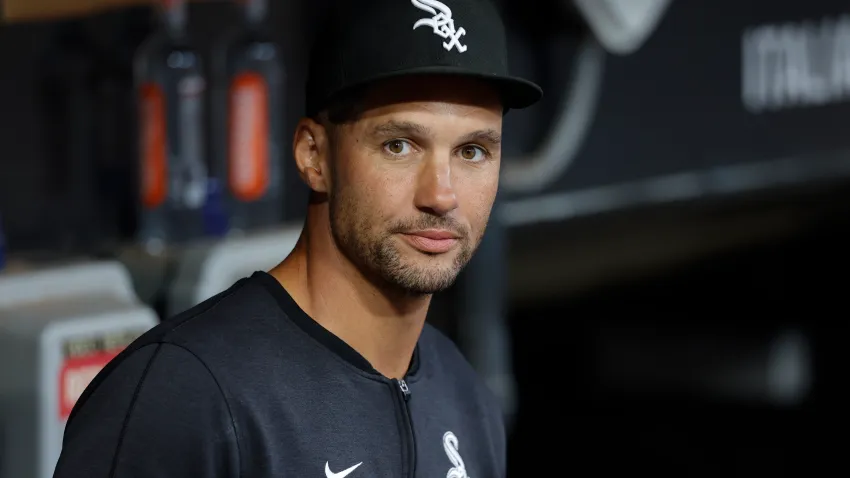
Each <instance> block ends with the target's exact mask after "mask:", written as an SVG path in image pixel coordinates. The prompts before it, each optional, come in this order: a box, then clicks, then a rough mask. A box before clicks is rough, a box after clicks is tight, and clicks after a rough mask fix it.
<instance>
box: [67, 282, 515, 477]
mask: <svg viewBox="0 0 850 478" xmlns="http://www.w3.org/2000/svg"><path fill="white" fill-rule="evenodd" d="M352 467H356V468H353V469H352ZM308 476H309V477H320V476H325V477H333V478H342V477H344V476H347V477H350V478H360V477H363V478H366V477H375V478H377V477H387V478H389V477H393V478H406V477H420V478H442V477H449V478H466V477H474V478H501V477H504V476H505V436H504V429H503V424H502V419H501V413H500V409H499V406H498V403H497V402H496V401H495V399H494V398H493V396H492V395H491V394H490V393H489V392H488V390H487V389H486V387H485V386H484V384H483V382H481V381H480V380H479V378H478V377H477V376H476V374H475V373H474V372H473V370H472V368H471V367H470V366H469V364H468V363H467V362H466V360H465V359H464V358H463V356H462V355H461V354H460V353H459V351H458V350H457V348H456V347H455V346H454V344H453V343H452V342H451V341H450V340H449V339H447V338H446V337H445V336H443V335H441V334H440V333H439V332H438V331H436V330H435V329H434V328H432V327H430V326H427V325H426V327H425V329H424V331H423V333H422V336H421V338H420V340H419V343H418V345H417V347H416V351H415V353H414V358H413V361H412V363H411V367H410V370H409V372H408V374H407V375H406V377H405V379H404V380H399V381H397V380H391V379H388V378H386V377H384V376H382V375H381V374H379V373H378V372H377V371H375V370H374V369H373V368H372V367H371V366H370V365H369V363H368V362H367V361H366V360H365V359H364V358H363V357H362V356H361V355H359V354H358V353H357V352H356V351H354V349H352V348H351V347H349V346H348V345H347V344H345V342H343V341H342V340H340V339H339V338H338V337H336V336H334V335H333V334H331V333H330V332H329V331H327V330H326V329H324V328H323V327H322V326H320V325H319V324H318V323H317V322H315V321H313V320H312V319H311V318H310V317H309V316H307V315H306V314H305V313H304V312H303V311H302V310H301V309H300V308H299V307H298V306H297V305H296V303H295V301H294V300H293V299H292V298H291V297H290V296H289V294H287V293H286V291H285V290H284V289H283V287H281V286H280V284H279V283H278V282H277V281H276V280H275V279H274V278H273V277H271V276H270V275H268V274H266V273H262V272H258V273H255V274H254V275H253V276H251V277H250V278H246V279H242V280H241V281H239V282H237V283H236V284H235V285H234V286H233V287H231V288H230V289H228V290H227V291H225V292H223V293H221V294H219V295H217V296H216V297H213V298H212V299H209V300H207V301H206V302H204V303H203V304H200V305H199V306H197V307H194V308H192V309H190V310H188V311H187V312H185V313H183V314H180V315H178V316H177V317H174V318H172V319H169V320H166V321H164V322H163V323H162V324H160V325H158V326H157V327H154V328H153V329H151V330H150V331H149V332H148V333H146V334H145V335H144V336H142V337H141V338H140V339H138V340H137V341H136V342H134V343H133V344H132V345H131V346H130V347H129V348H128V349H126V350H125V351H124V352H123V353H122V354H121V355H119V357H117V358H116V359H115V360H113V361H112V362H111V363H110V364H109V365H108V366H107V367H106V368H105V369H104V370H103V371H102V372H101V373H100V374H99V375H98V376H97V377H96V378H95V380H94V381H93V382H92V383H91V385H90V386H89V387H88V389H87V390H86V391H85V392H84V393H83V395H82V397H81V398H80V400H79V401H78V402H77V406H76V407H75V408H74V411H73V412H72V414H71V417H70V418H69V421H68V425H67V427H66V429H65V436H64V442H63V449H62V453H61V456H60V458H59V462H58V464H57V468H56V472H55V475H54V477H55V478H71V477H86V478H107V477H109V478H111V477H119V478H124V477H145V478H177V477H185V478H207V477H210V478H211V477H228V478H230V477H234V478H235V477H243V478H249V477H250V478H266V477H268V478H286V477H299V478H300V477H308Z"/></svg>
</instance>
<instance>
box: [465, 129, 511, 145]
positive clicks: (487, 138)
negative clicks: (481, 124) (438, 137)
mask: <svg viewBox="0 0 850 478" xmlns="http://www.w3.org/2000/svg"><path fill="white" fill-rule="evenodd" d="M459 142H460V143H475V142H481V143H489V144H490V145H491V146H499V145H501V144H502V135H501V134H499V132H498V131H496V130H494V129H482V130H479V131H473V132H472V133H469V134H467V135H465V136H464V137H462V138H461V139H460V141H459Z"/></svg>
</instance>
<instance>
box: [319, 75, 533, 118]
mask: <svg viewBox="0 0 850 478" xmlns="http://www.w3.org/2000/svg"><path fill="white" fill-rule="evenodd" d="M416 75H449V76H462V77H467V78H477V79H480V80H483V81H487V82H491V83H492V84H493V85H495V86H496V87H497V88H498V89H499V91H500V93H501V96H502V101H503V103H504V107H505V109H506V110H508V109H513V110H518V109H523V108H527V107H529V106H532V105H534V104H535V103H537V102H538V101H540V100H541V99H542V98H543V89H542V88H540V87H539V86H538V85H537V84H535V83H533V82H531V81H529V80H526V79H523V78H519V77H514V76H503V75H492V74H486V73H481V72H478V71H474V70H469V69H465V68H458V67H452V66H429V67H419V68H409V69H404V70H396V71H393V72H388V73H382V74H380V75H375V76H372V77H369V78H366V79H363V80H361V81H358V82H357V83H356V84H352V85H349V86H348V87H346V88H345V91H348V90H349V89H351V88H355V87H362V86H366V85H368V84H370V83H374V82H376V81H380V80H386V79H390V78H398V77H404V76H416ZM340 93H344V91H338V92H336V93H334V95H333V96H336V95H337V94H340Z"/></svg>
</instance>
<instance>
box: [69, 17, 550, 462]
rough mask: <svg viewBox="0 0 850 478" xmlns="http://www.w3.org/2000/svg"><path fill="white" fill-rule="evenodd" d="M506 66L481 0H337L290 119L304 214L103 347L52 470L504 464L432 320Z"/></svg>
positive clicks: (475, 392) (487, 159) (527, 88)
mask: <svg viewBox="0 0 850 478" xmlns="http://www.w3.org/2000/svg"><path fill="white" fill-rule="evenodd" d="M540 95H541V93H540V90H539V88H537V87H536V86H535V85H533V84H531V83H529V82H527V81H524V80H519V79H514V78H511V77H509V76H507V74H506V60H505V37H504V32H503V26H502V24H501V21H500V19H499V18H498V15H497V13H496V11H495V9H494V7H493V6H492V5H490V3H489V0H449V1H448V3H447V4H443V3H440V2H438V1H435V0H412V1H410V2H407V1H401V0H369V1H366V2H342V3H340V4H339V6H337V7H336V10H334V11H333V13H332V14H331V15H330V19H329V20H328V21H327V23H326V24H324V25H323V27H322V36H321V38H320V41H319V42H317V44H316V46H315V48H314V50H313V52H312V62H311V66H310V72H309V78H308V85H307V113H308V114H307V117H306V118H305V119H303V120H302V121H301V122H300V123H299V124H298V127H297V129H296V132H295V138H294V146H293V149H294V156H295V160H296V163H297V167H298V171H299V172H300V174H301V177H302V178H303V180H304V181H305V182H306V183H307V184H308V185H309V187H310V189H311V191H312V192H311V196H310V202H309V206H308V210H307V217H306V223H305V227H304V230H303V234H302V236H301V238H300V240H299V241H298V244H297V245H296V247H295V248H294V250H293V251H292V252H291V254H290V255H289V256H288V257H287V258H286V259H285V260H284V261H283V262H282V263H281V264H280V265H278V266H277V267H275V268H274V269H273V270H271V271H270V273H264V272H258V273H256V274H254V275H252V276H251V277H250V278H246V279H243V280H241V281H239V282H238V283H237V284H235V285H234V286H233V287H231V288H230V289H228V290H227V291H225V292H223V293H221V294H219V295H218V296H216V297H214V298H212V299H210V300H208V301H206V302H205V303H203V304H201V305H199V306H197V307H195V308H193V309H191V310H189V311H187V312H185V313H183V314H180V315H178V316H177V317H174V318H172V319H169V320H167V321H164V322H163V323H162V324H161V325H159V326H157V327H156V328H154V329H153V330H151V331H150V332H149V333H147V334H145V335H144V336H143V337H142V338H140V339H139V340H137V341H136V342H135V343H134V344H133V345H131V347H129V348H128V349H127V350H126V351H125V352H124V353H123V354H121V355H120V356H119V357H118V358H117V359H116V360H114V361H113V362H112V363H111V364H110V365H108V366H107V367H106V369H104V371H103V372H102V373H101V374H100V375H99V376H98V377H97V378H96V379H95V380H94V381H93V382H92V384H91V385H90V386H89V387H88V389H87V390H86V392H85V393H84V394H83V396H82V397H81V398H80V400H79V402H78V404H77V406H76V408H75V410H74V412H73V414H72V415H71V417H70V419H69V422H68V425H67V427H66V433H65V439H64V444H63V451H62V455H61V458H60V460H59V463H58V465H57V469H56V473H55V476H56V478H67V477H104V478H105V477H157V478H169V477H192V478H203V477H252V478H265V477H268V478H272V477H274V478H284V477H296V476H299V477H300V476H322V474H323V473H324V476H325V477H326V478H343V477H346V476H351V477H352V478H357V477H360V476H362V477H394V478H397V477H422V478H426V477H429V478H430V477H441V476H449V477H455V478H466V477H469V476H472V477H475V478H492V477H503V476H504V475H505V436H504V430H503V427H502V422H501V413H500V409H499V405H498V403H497V402H496V401H495V400H494V399H493V397H492V396H491V395H490V393H489V392H488V390H487V389H486V387H485V386H484V385H483V383H482V382H481V381H480V380H479V379H478V378H477V377H476V375H475V374H474V372H473V370H472V369H471V367H470V366H469V364H468V363H467V362H465V360H464V359H463V357H462V356H461V354H460V353H459V352H458V350H457V349H456V348H455V347H454V346H453V344H452V343H451V342H450V341H449V340H448V339H447V338H446V337H444V336H442V335H440V334H439V333H438V332H437V331H436V330H434V329H433V328H431V327H429V326H427V325H426V324H425V316H426V312H427V310H428V305H429V302H430V300H431V296H432V294H434V293H435V292H438V291H440V290H443V289H445V288H447V287H449V286H450V285H451V284H452V282H453V281H454V280H455V277H456V276H457V275H458V273H459V271H460V270H461V268H462V267H463V266H464V265H465V264H466V263H467V261H468V260H469V259H470V257H471V256H472V254H473V252H474V250H475V248H476V247H477V245H478V244H479V242H480V240H481V237H482V235H483V234H484V230H485V226H486V224H487V221H488V217H489V214H490V209H491V206H492V204H493V200H494V197H495V195H496V190H497V184H498V178H499V162H500V135H501V125H502V116H503V114H504V111H506V110H507V109H511V108H518V107H525V106H528V105H530V104H532V103H534V102H535V101H537V100H538V99H539V98H540Z"/></svg>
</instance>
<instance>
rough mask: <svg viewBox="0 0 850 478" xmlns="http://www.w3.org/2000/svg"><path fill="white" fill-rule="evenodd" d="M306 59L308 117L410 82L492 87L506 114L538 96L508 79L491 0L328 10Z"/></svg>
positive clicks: (368, 0) (377, 0)
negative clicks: (451, 79)
mask: <svg viewBox="0 0 850 478" xmlns="http://www.w3.org/2000/svg"><path fill="white" fill-rule="evenodd" d="M331 5H332V6H331V7H330V9H329V11H328V14H327V15H326V16H325V19H324V21H323V22H322V23H320V24H319V28H318V34H317V37H316V41H315V42H314V44H313V48H312V51H311V54H310V66H309V71H308V76H307V88H306V96H307V97H306V110H307V111H306V112H307V115H308V116H314V115H316V114H317V113H318V112H320V111H322V110H323V109H324V108H326V107H327V106H329V105H330V104H332V103H333V102H334V100H335V99H337V98H338V97H340V96H343V95H345V94H346V93H347V92H350V91H353V90H354V89H357V88H361V87H364V86H368V85H370V84H372V83H374V82H376V81H379V80H383V79H389V78H395V77H400V76H408V75H432V74H433V75H458V76H465V77H473V78H479V79H482V80H485V81H489V82H492V84H494V85H495V86H496V87H497V88H498V90H499V91H500V92H501V96H502V100H503V103H504V107H505V109H506V110H509V109H521V108H525V107H528V106H531V105H532V104H534V103H536V102H537V101H539V100H540V98H542V96H543V91H542V90H541V89H540V87H539V86H537V85H536V84H534V83H533V82H531V81H528V80H525V79H522V78H518V77H514V76H511V75H510V74H509V73H508V59H507V39H506V35H505V26H504V23H503V22H502V18H501V16H500V14H499V11H498V9H497V8H496V6H495V5H494V4H493V3H492V0H341V1H334V2H331Z"/></svg>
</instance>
